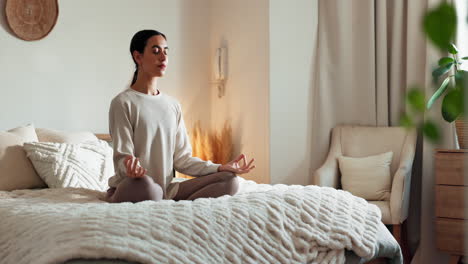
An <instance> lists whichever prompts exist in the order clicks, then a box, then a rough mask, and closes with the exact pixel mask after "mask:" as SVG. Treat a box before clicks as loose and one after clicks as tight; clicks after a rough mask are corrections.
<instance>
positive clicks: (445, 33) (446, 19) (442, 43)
mask: <svg viewBox="0 0 468 264" xmlns="http://www.w3.org/2000/svg"><path fill="white" fill-rule="evenodd" d="M423 27H424V32H425V33H426V35H427V36H428V37H429V39H430V40H431V41H432V42H433V43H434V44H435V45H436V46H437V47H438V48H439V49H440V50H441V51H446V49H447V47H448V45H449V44H450V41H451V40H452V39H453V38H454V36H455V32H456V28H457V13H456V11H455V7H454V5H453V4H448V3H446V2H443V3H441V4H440V5H438V6H437V7H436V8H433V9H431V10H429V12H427V13H426V15H425V16H424V20H423Z"/></svg>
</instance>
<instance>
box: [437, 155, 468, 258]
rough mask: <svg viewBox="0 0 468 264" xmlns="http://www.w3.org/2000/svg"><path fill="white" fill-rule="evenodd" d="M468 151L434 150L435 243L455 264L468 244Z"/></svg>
mask: <svg viewBox="0 0 468 264" xmlns="http://www.w3.org/2000/svg"><path fill="white" fill-rule="evenodd" d="M467 163H468V150H466V149H465V150H463V149H437V150H436V153H435V179H436V185H435V208H436V217H437V218H436V242H437V248H438V249H439V250H440V251H444V252H447V253H449V254H451V255H452V256H451V259H450V263H458V262H459V260H460V256H463V255H464V254H465V253H464V252H466V251H465V250H466V248H467V246H468V245H466V244H465V241H468V234H467V233H468V218H467V215H468V201H467V199H468V176H467V175H466V174H468V169H465V168H468V164H467Z"/></svg>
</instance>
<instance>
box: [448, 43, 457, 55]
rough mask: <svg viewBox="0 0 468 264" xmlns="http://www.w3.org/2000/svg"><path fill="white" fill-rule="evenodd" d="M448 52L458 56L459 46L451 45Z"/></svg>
mask: <svg viewBox="0 0 468 264" xmlns="http://www.w3.org/2000/svg"><path fill="white" fill-rule="evenodd" d="M448 52H449V53H451V54H458V49H457V46H455V44H453V43H450V44H449V46H448Z"/></svg>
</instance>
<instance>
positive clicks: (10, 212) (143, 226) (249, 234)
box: [0, 178, 382, 264]
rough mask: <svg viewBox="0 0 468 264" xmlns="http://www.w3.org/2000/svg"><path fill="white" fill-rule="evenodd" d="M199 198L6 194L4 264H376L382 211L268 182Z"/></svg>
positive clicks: (320, 191)
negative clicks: (348, 256)
mask: <svg viewBox="0 0 468 264" xmlns="http://www.w3.org/2000/svg"><path fill="white" fill-rule="evenodd" d="M240 183H241V188H240V192H239V194H236V195H235V196H232V197H230V196H223V197H220V198H216V199H197V200H196V201H193V202H191V201H180V202H174V201H167V200H166V201H160V202H153V201H146V202H141V203H137V204H132V203H121V204H108V203H105V202H104V201H102V200H100V199H102V198H103V197H104V193H102V192H98V191H91V190H86V189H75V188H66V189H43V190H18V191H13V192H0V234H1V236H0V259H1V260H2V263H19V264H20V263H37V264H41V263H61V262H64V261H66V260H69V259H76V258H95V259H100V258H109V259H115V258H118V259H124V260H128V261H137V262H140V263H344V262H345V251H346V250H352V251H354V253H355V254H356V255H358V256H359V257H362V258H371V257H373V256H374V255H375V253H376V252H375V251H376V250H377V249H378V246H377V245H378V242H377V232H378V229H379V228H380V227H381V226H382V224H381V222H380V211H379V210H378V208H377V207H375V206H373V205H370V204H368V203H367V202H365V201H364V200H363V199H361V198H357V197H354V196H351V195H350V194H349V193H347V192H344V191H338V190H335V189H331V188H321V187H317V186H286V185H263V184H262V185H260V184H255V183H254V182H251V181H246V180H243V179H242V178H241V181H240Z"/></svg>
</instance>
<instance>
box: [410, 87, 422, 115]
mask: <svg viewBox="0 0 468 264" xmlns="http://www.w3.org/2000/svg"><path fill="white" fill-rule="evenodd" d="M407 100H408V103H409V105H410V106H411V108H412V109H413V110H415V111H416V112H424V104H425V103H424V93H423V92H422V91H421V89H418V88H413V89H411V90H410V91H408V94H407Z"/></svg>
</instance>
